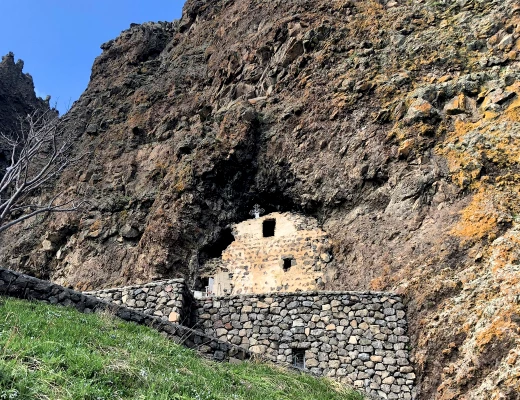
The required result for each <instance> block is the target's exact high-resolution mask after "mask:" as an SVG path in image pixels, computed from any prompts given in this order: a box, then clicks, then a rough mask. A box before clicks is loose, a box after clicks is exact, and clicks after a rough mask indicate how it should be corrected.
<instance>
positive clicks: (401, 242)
mask: <svg viewBox="0 0 520 400" xmlns="http://www.w3.org/2000/svg"><path fill="white" fill-rule="evenodd" d="M519 35H520V8H519V6H518V5H517V2H516V1H512V0H501V1H480V0H464V1H426V0H423V1H411V0H410V1H405V0H400V1H390V2H385V1H371V0H370V1H351V0H348V1H347V0H338V1H333V2H330V1H321V0H320V1H309V0H294V1H278V0H273V1H269V2H265V1H258V0H242V1H233V0H230V1H219V2H216V1H215V2H204V1H196V0H189V1H188V2H187V4H186V6H185V10H184V15H183V18H182V20H181V21H179V22H174V23H155V24H144V25H138V26H133V27H131V28H130V29H129V30H127V31H125V32H123V33H122V34H121V36H119V37H118V38H117V39H115V40H113V41H110V42H108V43H106V44H104V45H103V46H102V48H103V50H104V51H103V54H102V55H101V56H100V57H98V59H97V60H96V61H95V63H94V66H93V70H92V79H91V82H90V84H89V87H88V88H87V90H86V92H85V93H84V94H83V96H82V97H81V98H80V100H79V101H78V102H76V103H75V104H74V106H73V108H72V110H71V111H70V113H69V116H70V117H71V118H72V120H74V122H75V124H79V126H80V128H78V129H79V131H78V132H77V133H78V135H80V141H79V142H78V151H86V150H88V151H90V152H91V158H90V160H89V164H88V165H87V166H85V167H84V168H81V170H71V171H67V173H66V174H64V175H63V176H62V178H61V180H60V182H58V184H57V189H56V190H60V189H64V188H67V189H69V190H70V191H71V192H73V191H75V192H76V193H77V194H78V195H79V196H85V197H88V198H89V199H90V200H91V204H92V205H91V208H90V209H89V210H88V211H86V212H85V213H84V214H81V215H54V216H52V217H49V218H47V219H46V220H44V221H29V222H27V224H26V225H24V226H19V227H17V228H16V229H12V230H11V231H10V232H9V233H8V235H4V236H3V237H2V239H1V240H2V248H1V250H0V253H1V254H0V256H1V259H2V260H3V263H4V265H6V266H9V267H10V268H13V269H18V270H23V271H26V272H29V273H31V274H35V275H38V276H44V277H49V278H51V279H52V280H54V281H56V282H58V283H61V284H66V285H73V286H75V287H76V288H78V289H88V288H100V287H107V286H117V285H121V284H125V283H137V282H144V281H149V280H152V279H156V278H175V277H181V276H188V277H189V278H190V279H194V278H195V277H196V276H197V269H198V267H199V266H200V265H202V263H203V262H204V261H205V260H206V259H207V258H209V257H211V256H214V255H215V254H216V253H218V251H219V243H221V241H220V240H219V239H220V237H221V233H222V232H223V231H224V230H225V228H226V227H227V226H228V224H230V223H236V222H239V221H241V220H244V219H246V218H248V211H249V210H250V209H251V207H252V206H253V204H255V203H259V204H261V205H262V207H264V208H265V209H266V211H267V212H271V211H275V210H276V211H298V212H302V213H306V214H310V215H313V216H314V217H316V218H317V219H318V220H319V221H320V222H321V223H322V228H323V229H324V230H325V231H326V232H327V233H328V234H329V235H330V237H331V238H333V239H334V246H333V252H332V253H333V255H334V259H335V261H336V262H337V263H338V265H340V266H342V267H341V268H340V270H339V272H338V276H337V279H336V280H335V282H334V283H332V284H330V288H331V289H340V290H355V289H360V290H366V289H368V288H370V289H377V290H381V289H385V290H394V291H398V292H399V293H402V294H404V295H405V298H406V299H407V301H408V305H407V306H408V310H409V321H410V334H411V340H412V343H411V351H412V357H413V360H414V363H415V370H416V371H417V375H418V376H417V379H418V380H417V382H418V385H419V386H418V389H419V392H420V398H421V399H455V398H460V399H500V398H504V399H515V398H519V395H518V393H519V392H520V388H519V385H520V383H519V376H520V357H519V354H520V344H519V339H520V319H519V316H520V302H519V299H518V293H520V281H519V279H518V276H519V275H518V272H519V270H518V259H519V254H518V253H519V241H520V234H519V232H518V215H519V213H520V201H519V196H518V193H519V189H520V173H519V162H520V160H519V158H518V154H519V152H520V139H519V138H520V112H519V110H520V108H519V106H520V101H519V100H518V99H519V96H520V71H519V69H520V68H519V63H518V60H517V58H518V51H519V50H520V43H519V42H518V38H519ZM454 99H457V100H454ZM125 226H127V227H130V228H131V229H130V230H125V228H124V227H125ZM133 230H135V232H134V231H133ZM126 231H128V232H129V233H131V234H130V235H128V234H125V235H123V233H124V232H126ZM46 241H50V242H52V243H51V244H49V243H47V242H46Z"/></svg>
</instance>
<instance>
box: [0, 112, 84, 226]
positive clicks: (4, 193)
mask: <svg viewBox="0 0 520 400" xmlns="http://www.w3.org/2000/svg"><path fill="white" fill-rule="evenodd" d="M64 122H65V121H64V120H62V119H60V118H58V116H57V114H56V113H55V112H54V111H53V110H49V111H37V112H34V113H32V114H30V115H27V116H26V117H25V118H22V119H21V120H20V128H19V130H18V132H16V133H15V134H14V135H9V136H7V135H6V134H5V133H0V140H1V141H2V142H4V143H3V144H4V146H5V147H7V148H8V149H9V150H8V152H9V160H8V161H7V165H8V166H7V167H6V168H5V170H4V171H0V174H2V173H3V175H0V232H2V231H5V230H6V229H8V228H10V227H11V226H13V225H15V224H18V223H20V222H22V221H25V220H27V219H28V218H31V217H34V216H36V215H38V214H43V213H49V212H71V211H76V210H78V209H79V208H80V207H81V206H82V205H83V203H84V202H83V201H75V200H60V199H61V198H62V197H63V193H62V192H59V193H58V194H55V195H53V196H52V197H51V199H50V200H46V201H42V200H41V199H38V197H36V196H35V194H37V193H38V192H39V191H40V190H42V189H44V188H46V187H48V186H50V184H51V183H53V182H54V181H55V180H56V179H57V178H58V176H59V175H60V174H61V173H62V172H63V171H65V170H66V169H67V168H68V167H70V166H71V165H73V164H75V163H77V162H78V161H79V160H80V159H81V158H82V157H73V156H72V154H71V150H72V146H73V136H72V134H71V133H70V131H69V130H67V129H65V124H64ZM4 146H2V147H4Z"/></svg>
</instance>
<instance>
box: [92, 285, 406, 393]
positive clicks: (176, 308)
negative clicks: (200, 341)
mask: <svg viewBox="0 0 520 400" xmlns="http://www.w3.org/2000/svg"><path fill="white" fill-rule="evenodd" d="M89 294H90V295H93V296H96V297H98V298H100V299H102V300H103V301H108V302H112V303H115V304H116V305H117V306H121V307H126V308H128V309H134V310H137V311H138V312H140V313H143V314H144V315H150V316H152V317H154V318H157V319H162V320H163V321H165V322H168V319H170V320H173V321H174V322H178V323H179V324H183V325H186V326H189V327H191V328H193V329H194V330H195V331H196V332H200V335H202V336H204V337H208V338H213V339H214V340H215V341H216V342H218V343H227V344H229V345H230V346H236V347H238V348H240V349H242V350H243V351H244V352H245V353H247V354H258V355H259V356H262V357H265V358H267V359H269V360H271V361H273V362H276V363H280V364H285V365H292V366H294V367H297V368H301V369H304V370H307V371H310V372H312V373H314V374H316V375H320V376H328V377H331V378H332V379H335V380H337V381H339V382H342V383H345V384H348V385H352V386H354V387H356V388H358V389H361V390H363V391H365V392H366V393H368V394H370V395H371V397H373V398H377V399H407V400H408V399H415V398H416V396H415V392H414V379H415V374H414V372H413V368H412V366H411V364H410V358H409V342H410V339H409V337H408V335H407V321H406V312H405V305H404V303H403V299H402V298H401V297H400V296H398V295H395V294H391V293H379V292H323V291H321V292H320V291H314V292H298V293H271V294H265V293H264V294H249V295H234V296H223V297H206V298H203V299H198V300H197V299H194V298H193V296H192V294H191V292H190V291H189V289H188V288H187V286H186V285H185V284H184V282H183V281H182V280H177V279H176V280H171V281H163V282H155V283H149V284H146V285H141V286H131V287H126V288H115V289H107V290H101V291H97V292H89ZM217 354H218V355H220V353H217Z"/></svg>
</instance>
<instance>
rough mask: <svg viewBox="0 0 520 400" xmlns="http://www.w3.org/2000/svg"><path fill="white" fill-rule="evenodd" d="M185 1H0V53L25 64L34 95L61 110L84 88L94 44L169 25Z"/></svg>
mask: <svg viewBox="0 0 520 400" xmlns="http://www.w3.org/2000/svg"><path fill="white" fill-rule="evenodd" d="M183 4H184V0H0V15H2V23H0V54H1V55H5V54H7V53H8V52H9V51H12V52H13V53H14V55H15V59H19V58H21V59H22V60H24V62H25V67H24V72H28V73H30V74H31V75H32V77H33V79H34V86H35V87H36V90H37V94H38V95H39V96H41V97H45V96H46V95H51V97H52V99H51V104H54V103H55V102H57V107H58V109H59V110H60V112H62V113H63V112H64V111H65V110H66V109H67V108H68V107H69V106H70V105H72V103H73V102H74V101H75V100H77V99H78V98H79V96H80V95H81V93H83V91H84V90H85V89H86V87H87V84H88V81H89V77H90V70H91V67H92V63H93V62H94V59H95V58H96V57H97V56H98V55H99V54H101V49H100V48H99V46H100V45H101V44H102V43H104V42H106V41H108V40H110V39H114V38H115V37H117V36H118V35H119V33H120V32H121V31H123V30H125V29H127V28H129V27H130V23H132V22H134V23H143V22H147V21H173V20H174V19H178V18H180V16H181V13H182V6H183Z"/></svg>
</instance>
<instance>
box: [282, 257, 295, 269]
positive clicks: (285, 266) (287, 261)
mask: <svg viewBox="0 0 520 400" xmlns="http://www.w3.org/2000/svg"><path fill="white" fill-rule="evenodd" d="M292 264H293V259H292V258H284V259H283V270H284V271H285V272H287V271H289V270H290V269H291V267H292Z"/></svg>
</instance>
